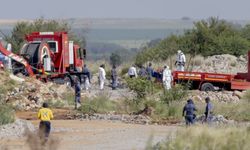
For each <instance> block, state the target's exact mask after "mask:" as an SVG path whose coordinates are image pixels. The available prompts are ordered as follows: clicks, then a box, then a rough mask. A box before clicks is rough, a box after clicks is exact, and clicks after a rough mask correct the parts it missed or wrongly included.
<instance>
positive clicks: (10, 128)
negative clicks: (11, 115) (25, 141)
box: [0, 119, 35, 139]
mask: <svg viewBox="0 0 250 150" xmlns="http://www.w3.org/2000/svg"><path fill="white" fill-rule="evenodd" d="M27 131H30V132H35V126H34V125H33V124H32V123H31V122H29V121H26V120H21V119H16V121H15V122H14V123H11V124H6V125H3V126H0V139H3V138H19V137H24V136H25V133H26V132H27Z"/></svg>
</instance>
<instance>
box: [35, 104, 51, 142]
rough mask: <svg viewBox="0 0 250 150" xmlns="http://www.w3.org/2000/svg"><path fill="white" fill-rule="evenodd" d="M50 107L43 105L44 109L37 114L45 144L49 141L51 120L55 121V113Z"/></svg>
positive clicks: (40, 132)
mask: <svg viewBox="0 0 250 150" xmlns="http://www.w3.org/2000/svg"><path fill="white" fill-rule="evenodd" d="M48 107H49V106H48V103H43V106H42V108H41V109H40V110H39V111H38V114H37V117H38V119H40V124H39V135H40V137H41V138H44V137H45V139H44V140H45V142H46V141H47V140H48V137H49V134H50V129H51V123H50V120H51V119H53V113H52V111H51V110H50V109H49V108H48Z"/></svg>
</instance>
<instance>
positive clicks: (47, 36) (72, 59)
mask: <svg viewBox="0 0 250 150" xmlns="http://www.w3.org/2000/svg"><path fill="white" fill-rule="evenodd" d="M26 40H27V42H28V43H26V44H25V45H24V46H23V48H22V50H21V51H20V55H22V56H23V57H25V58H26V59H27V61H28V62H29V64H30V65H31V66H33V67H35V68H37V69H41V68H42V69H44V70H45V71H48V72H57V73H62V74H63V73H66V72H72V71H81V69H82V67H83V64H84V58H85V56H86V51H85V49H82V48H80V47H79V46H78V45H76V44H74V42H73V41H69V38H68V34H67V32H33V33H31V34H29V35H26Z"/></svg>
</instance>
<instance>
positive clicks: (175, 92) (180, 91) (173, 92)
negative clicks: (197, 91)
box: [160, 85, 187, 105]
mask: <svg viewBox="0 0 250 150" xmlns="http://www.w3.org/2000/svg"><path fill="white" fill-rule="evenodd" d="M186 96H187V89H186V87H184V86H180V85H179V86H178V85H176V86H174V87H173V88H171V89H170V90H165V91H164V93H163V95H161V97H160V99H161V101H163V102H164V103H166V104H168V105H169V104H170V103H171V102H173V101H181V100H183V98H185V97H186Z"/></svg>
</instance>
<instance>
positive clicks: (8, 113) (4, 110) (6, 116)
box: [0, 104, 15, 125]
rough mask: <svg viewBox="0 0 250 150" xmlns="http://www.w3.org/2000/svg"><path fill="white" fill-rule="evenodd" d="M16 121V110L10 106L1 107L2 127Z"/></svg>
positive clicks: (0, 118)
mask: <svg viewBox="0 0 250 150" xmlns="http://www.w3.org/2000/svg"><path fill="white" fill-rule="evenodd" d="M14 121H15V113H14V109H13V108H12V107H10V106H8V105H2V104H1V105H0V125H4V124H8V123H12V122H14Z"/></svg>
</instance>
